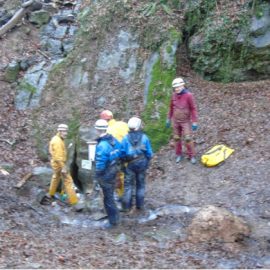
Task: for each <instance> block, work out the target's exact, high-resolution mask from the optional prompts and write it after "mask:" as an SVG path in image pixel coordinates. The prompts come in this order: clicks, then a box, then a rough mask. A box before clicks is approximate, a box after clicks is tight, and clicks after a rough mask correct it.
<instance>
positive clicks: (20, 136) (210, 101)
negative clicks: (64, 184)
mask: <svg viewBox="0 0 270 270" xmlns="http://www.w3.org/2000/svg"><path fill="white" fill-rule="evenodd" d="M27 27H29V29H31V32H30V36H28V35H26V34H25V32H24V31H20V32H14V33H13V32H11V33H9V37H8V38H9V39H8V40H7V39H3V40H1V43H0V48H1V50H0V52H1V54H0V57H1V65H2V64H5V65H6V64H8V63H9V62H10V59H18V57H19V56H20V54H21V53H22V52H24V50H25V49H26V48H27V49H28V53H29V54H30V55H32V54H34V53H33V52H35V53H36V51H37V48H39V47H36V45H35V44H38V43H39V38H38V33H37V32H36V29H35V27H32V26H27ZM22 29H24V27H23V26H22ZM63 32H64V30H63ZM62 34H63V33H61V35H62ZM29 37H30V39H29ZM18 38H20V39H22V40H24V43H18V42H17V40H18ZM15 44H16V46H15ZM23 47H24V48H23ZM7 48H9V49H8V50H7ZM3 51H5V55H3V54H2V52H3ZM81 61H83V59H81ZM76 68H77V67H76ZM76 68H75V69H74V74H76ZM0 72H1V73H3V72H2V70H1V71H0ZM178 72H179V74H182V73H181V70H179V71H178ZM185 74H186V75H185V80H186V81H187V84H188V86H189V88H190V90H191V91H192V92H193V93H194V95H195V97H196V99H197V103H198V108H199V130H198V132H197V133H196V134H194V137H195V140H196V142H197V145H196V149H197V151H198V157H199V156H200V155H201V154H203V153H204V152H205V151H206V150H208V149H209V148H210V147H212V146H213V145H215V144H217V143H225V144H227V145H228V146H230V147H232V148H234V149H235V152H234V154H233V155H232V156H231V157H230V158H229V159H228V160H226V162H225V163H223V164H222V165H221V166H218V167H215V168H211V169H210V168H205V167H204V166H203V165H201V164H200V163H198V164H196V165H192V164H190V162H189V161H188V160H187V159H184V160H183V162H181V163H179V164H176V163H175V155H174V151H173V149H172V148H171V147H170V145H168V146H166V147H164V148H163V149H161V151H160V152H158V153H155V157H154V159H153V161H152V164H151V168H150V170H149V173H148V180H147V193H146V205H145V206H146V210H145V211H144V212H137V211H135V210H132V212H130V213H125V214H124V213H121V219H122V221H121V225H120V226H119V227H117V228H115V229H112V230H110V231H107V230H104V229H102V226H103V225H104V224H105V223H106V220H105V219H104V218H105V215H104V212H102V211H99V212H98V211H97V212H96V213H94V210H101V209H100V205H102V201H101V200H100V199H99V200H96V202H95V203H93V204H90V203H89V204H90V205H89V209H90V211H82V212H79V213H78V212H76V211H74V209H72V208H71V207H69V206H67V205H66V204H65V203H63V202H61V201H60V200H55V201H52V202H50V203H49V204H47V205H42V204H40V203H39V202H38V201H37V199H36V195H37V194H38V192H40V189H41V186H42V188H44V185H43V183H42V180H39V178H38V177H37V178H36V175H35V176H34V177H33V178H31V180H30V181H27V183H26V184H25V185H24V186H23V187H22V188H21V189H19V190H18V189H17V188H14V186H16V184H17V183H18V182H19V181H20V180H21V179H22V178H23V177H24V176H25V175H26V173H28V172H29V171H33V169H34V168H39V167H49V163H48V162H42V161H41V160H40V159H39V158H38V157H37V154H36V151H35V147H34V146H35V145H36V141H35V140H34V139H33V137H32V134H33V129H34V123H33V121H32V120H31V119H32V118H31V114H32V111H31V110H23V111H18V110H16V109H15V107H14V102H15V89H14V87H13V85H10V84H8V83H7V82H5V81H3V82H2V81H1V82H0V105H1V106H0V110H1V114H0V119H1V124H0V131H1V139H4V140H2V141H0V147H1V153H2V155H1V163H0V164H10V166H7V167H6V168H7V170H9V171H10V175H6V176H4V175H1V174H0V181H1V188H2V195H1V196H0V239H1V240H0V250H1V254H0V267H1V268H262V267H265V268H267V267H269V255H268V254H269V248H270V245H269V240H270V235H269V226H270V223H269V222H270V218H269V211H268V209H269V206H270V201H269V189H268V188H267V187H268V185H269V160H270V156H269V153H270V140H269V135H268V134H269V131H270V124H269V119H268V118H269V114H270V107H269V100H270V94H269V89H268V88H269V81H259V82H247V83H240V84H226V85H224V84H217V83H211V82H206V81H204V80H202V79H201V78H199V77H198V76H196V75H195V74H194V73H192V72H186V73H185ZM0 75H1V76H2V74H0ZM1 76H0V77H1ZM80 78H81V77H80ZM81 81H84V80H81V79H77V80H76V82H81ZM59 99H60V98H59ZM112 99H113V95H111V99H110V100H109V102H111V101H112ZM57 102H58V99H57V100H53V101H52V103H53V104H55V103H57ZM100 102H101V103H103V102H104V98H103V99H102V98H100ZM73 103H74V104H76V105H77V106H78V107H79V108H80V109H81V110H82V111H83V112H82V113H84V107H83V106H82V104H81V102H79V101H77V100H75V99H74V100H73ZM103 104H104V103H103ZM52 108H53V107H50V109H48V108H46V106H43V107H42V108H41V109H40V110H41V111H42V113H43V114H44V123H46V125H44V126H42V127H41V128H46V127H47V126H50V127H51V126H54V125H56V123H53V121H52V122H49V121H48V118H47V115H48V114H49V113H53V112H52V111H51V110H52ZM49 110H50V111H49ZM86 112H88V111H87V110H86ZM97 115H98V114H97V112H95V115H94V113H93V116H92V115H91V116H90V115H88V114H87V118H89V117H97ZM63 119H64V118H63V117H62V115H60V114H56V113H55V114H54V121H55V122H57V121H58V120H59V121H60V120H63ZM53 134H54V130H53V128H52V130H51V135H53ZM5 140H7V141H8V142H15V143H11V144H10V143H7V142H6V141H5ZM48 140H49V138H48ZM11 161H12V162H11ZM35 170H36V169H35ZM39 172H40V169H38V170H36V173H37V174H38V173H39ZM45 172H47V169H45ZM48 179H49V177H48V176H47V180H48ZM47 183H48V182H47ZM42 191H43V192H45V191H46V190H42ZM90 195H91V194H90ZM93 197H94V195H93ZM91 198H92V197H91ZM91 198H90V199H89V198H87V197H86V198H84V199H85V201H86V202H90V201H91ZM99 198H101V197H99ZM205 205H213V206H215V207H222V208H225V209H226V210H228V211H230V212H231V213H232V214H233V215H235V216H237V217H240V218H242V219H243V220H245V221H246V222H247V223H248V224H249V225H250V228H251V235H250V237H249V238H247V239H245V240H244V241H242V242H240V243H238V244H234V245H225V244H224V242H222V241H204V242H199V243H196V244H195V243H191V241H189V239H188V233H187V228H188V226H190V224H191V223H192V218H193V217H194V214H195V213H196V211H197V210H198V209H201V208H202V207H204V206H205ZM91 207H93V210H92V208H91Z"/></svg>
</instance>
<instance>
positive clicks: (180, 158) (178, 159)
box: [175, 156, 183, 163]
mask: <svg viewBox="0 0 270 270" xmlns="http://www.w3.org/2000/svg"><path fill="white" fill-rule="evenodd" d="M182 159H183V157H182V156H177V157H176V160H175V162H176V163H179V162H180V161H181V160H182Z"/></svg>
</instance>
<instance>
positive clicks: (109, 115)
mask: <svg viewBox="0 0 270 270" xmlns="http://www.w3.org/2000/svg"><path fill="white" fill-rule="evenodd" d="M100 119H104V120H111V119H113V113H112V112H111V111H109V110H105V111H103V112H101V114H100Z"/></svg>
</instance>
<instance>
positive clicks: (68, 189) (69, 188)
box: [64, 173, 78, 205]
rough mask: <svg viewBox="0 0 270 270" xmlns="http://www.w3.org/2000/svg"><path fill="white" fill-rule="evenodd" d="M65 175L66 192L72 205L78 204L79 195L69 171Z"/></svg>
mask: <svg viewBox="0 0 270 270" xmlns="http://www.w3.org/2000/svg"><path fill="white" fill-rule="evenodd" d="M64 177H65V180H64V189H65V192H66V194H67V196H68V200H69V203H70V204H72V205H73V204H76V203H78V197H77V194H76V192H75V190H74V188H73V180H72V177H71V175H70V174H69V173H67V174H66V175H65V176H64Z"/></svg>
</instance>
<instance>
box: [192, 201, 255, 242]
mask: <svg viewBox="0 0 270 270" xmlns="http://www.w3.org/2000/svg"><path fill="white" fill-rule="evenodd" d="M188 235H189V236H188V238H189V240H190V241H191V242H204V241H212V240H218V241H224V242H226V243H232V242H237V241H239V240H241V239H243V237H245V236H249V235H250V228H249V226H248V225H247V224H246V222H245V221H244V220H242V219H241V218H239V217H237V216H235V215H233V214H232V213H231V212H229V211H228V210H226V209H224V208H220V207H216V206H212V205H210V206H206V207H204V208H202V209H201V210H200V211H198V212H197V214H196V215H195V217H194V218H193V220H192V222H191V224H190V225H189V227H188Z"/></svg>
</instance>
